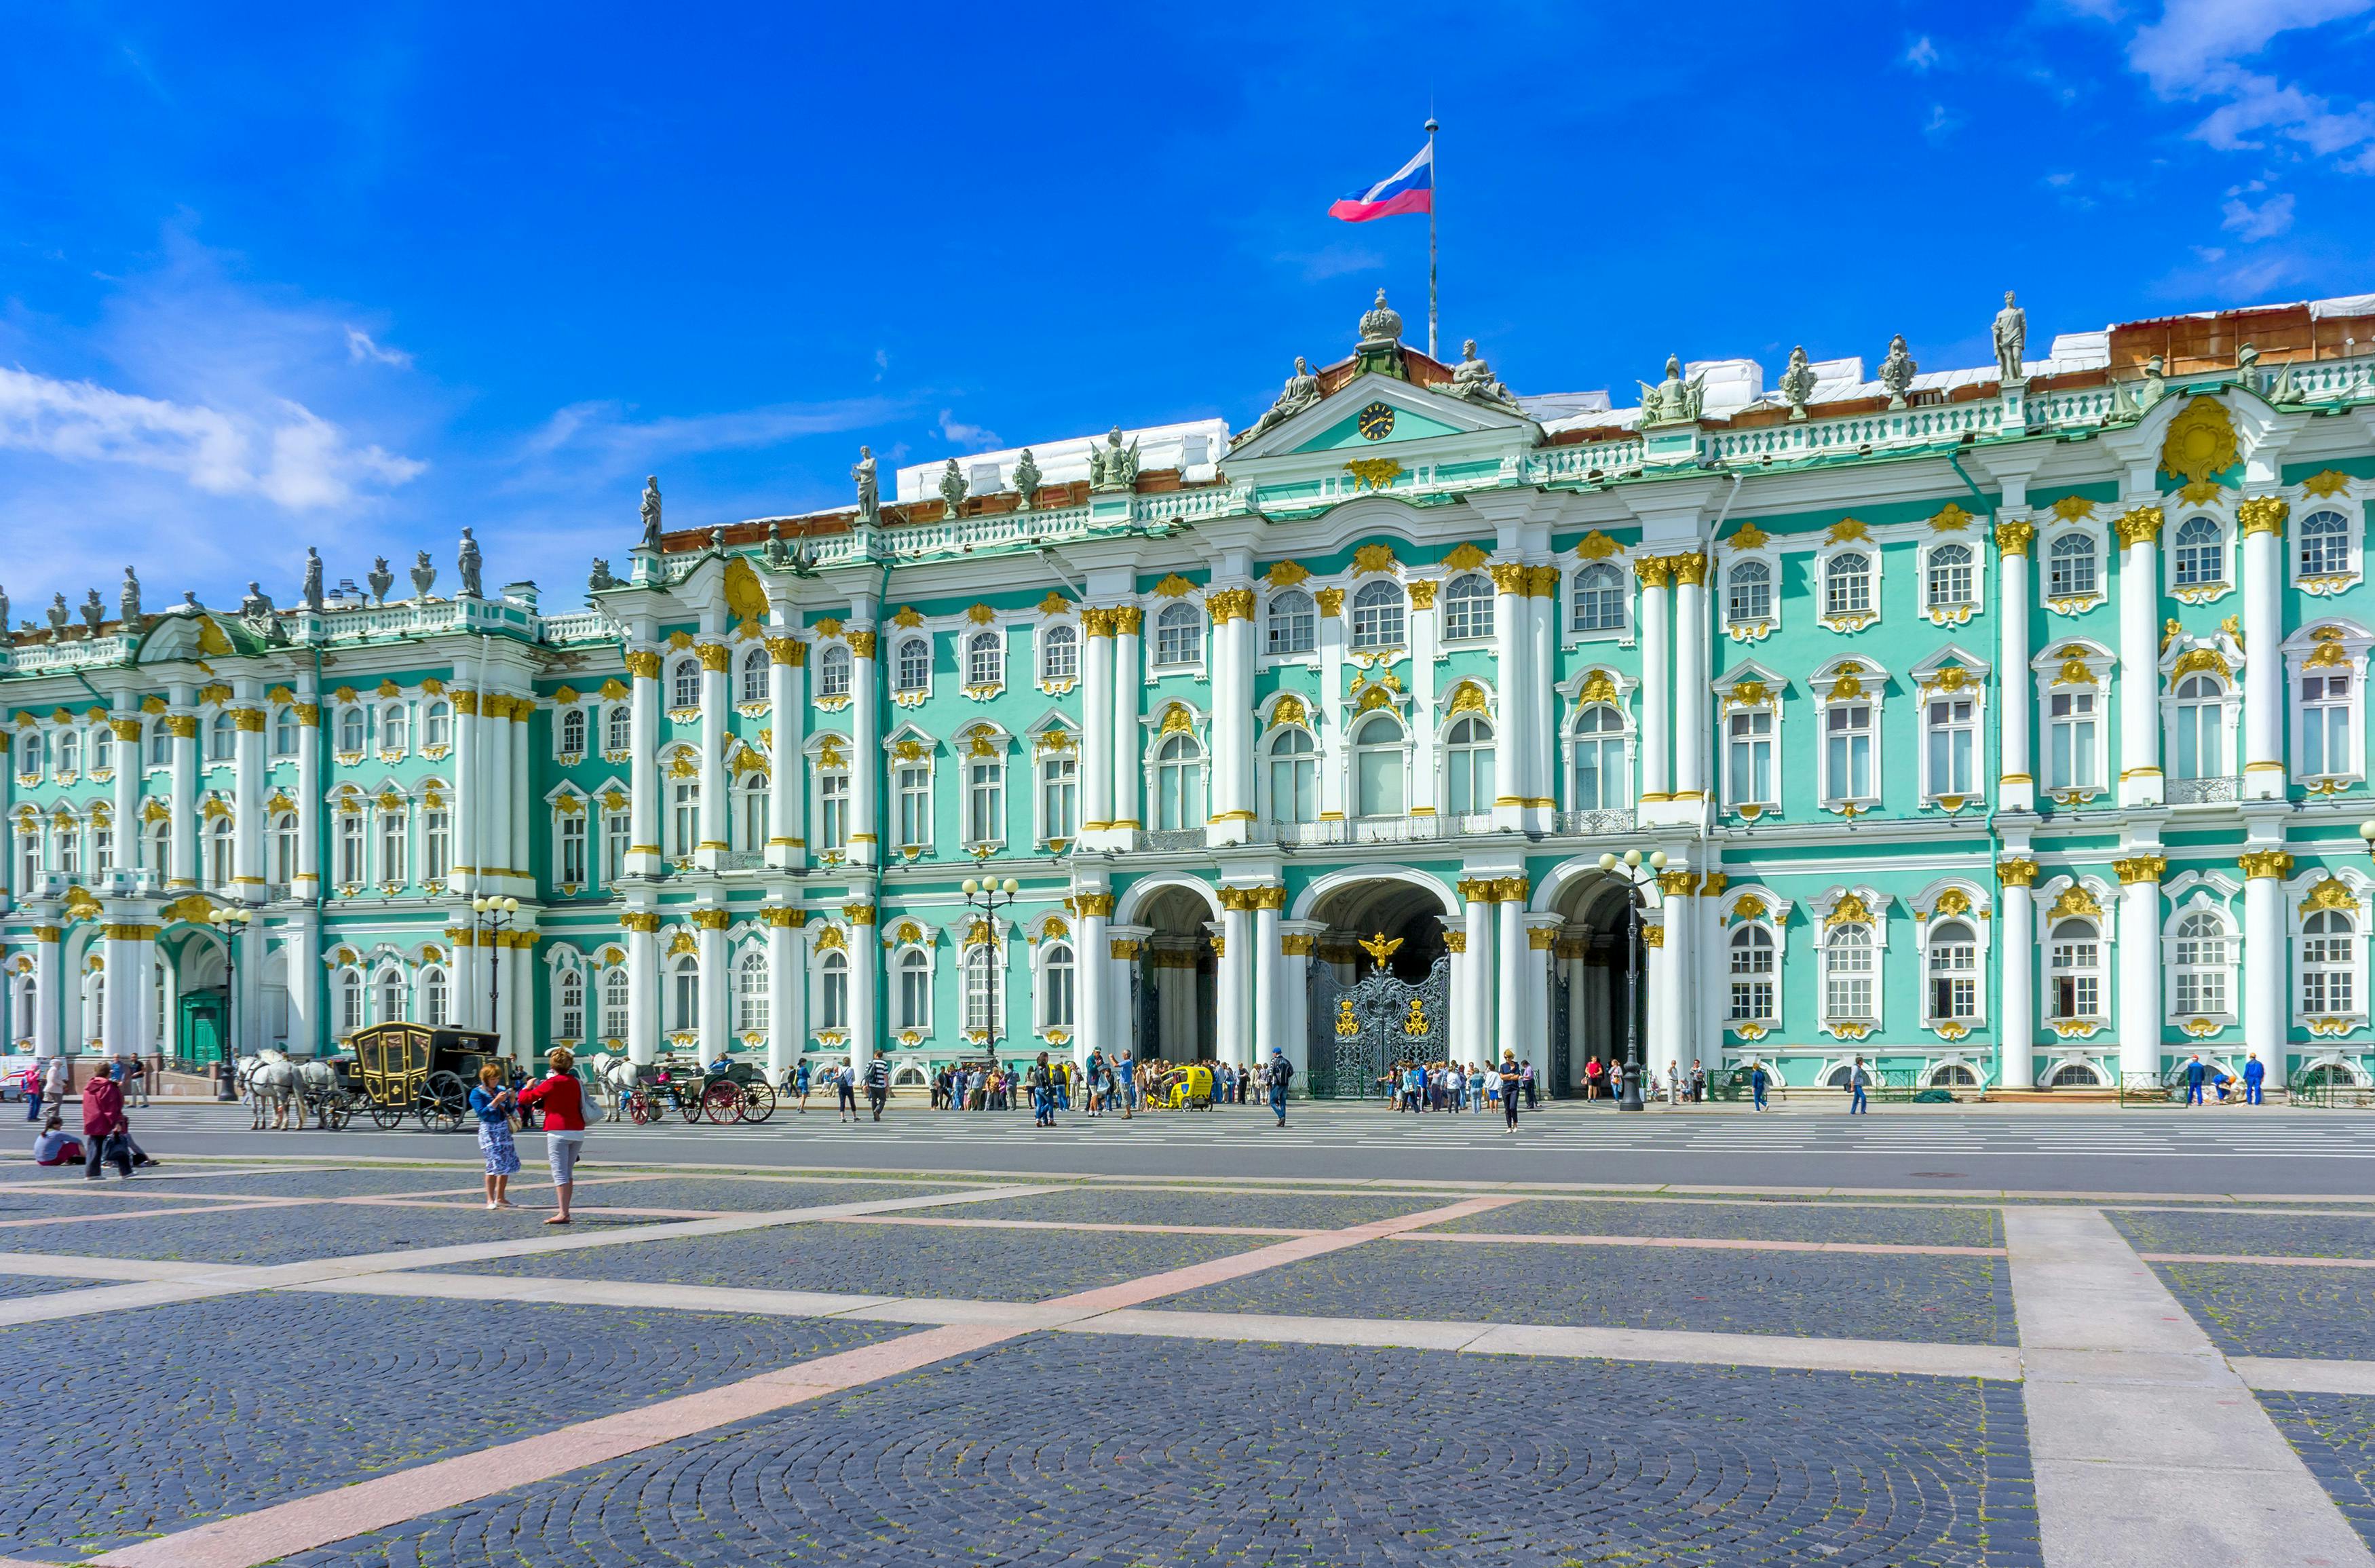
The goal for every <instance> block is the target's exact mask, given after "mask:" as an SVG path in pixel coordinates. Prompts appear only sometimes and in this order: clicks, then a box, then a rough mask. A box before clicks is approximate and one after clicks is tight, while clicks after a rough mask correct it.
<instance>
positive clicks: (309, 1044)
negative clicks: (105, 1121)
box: [141, 802, 335, 1055]
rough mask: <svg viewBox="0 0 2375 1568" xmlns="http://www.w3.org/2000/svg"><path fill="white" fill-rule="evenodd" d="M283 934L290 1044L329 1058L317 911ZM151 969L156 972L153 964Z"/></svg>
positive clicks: (144, 1021)
mask: <svg viewBox="0 0 2375 1568" xmlns="http://www.w3.org/2000/svg"><path fill="white" fill-rule="evenodd" d="M298 815H299V819H300V820H302V819H303V816H304V807H303V803H302V802H300V803H299V807H298ZM300 831H302V830H300ZM283 930H284V931H285V933H286V936H285V938H284V940H283V941H282V943H281V949H280V950H281V951H282V952H284V953H286V954H287V955H288V958H289V962H288V966H287V967H288V975H289V1047H290V1049H292V1050H297V1051H311V1052H313V1054H315V1055H325V1054H326V1053H327V1052H329V1051H330V1049H331V1048H332V1046H333V1044H334V1043H335V1042H333V1041H332V1040H331V1038H330V1032H331V1030H332V1029H333V1028H334V1027H335V1025H334V1024H333V1023H332V1022H331V1020H330V1019H329V1017H328V1015H327V1010H326V1009H325V1008H324V1007H323V1005H322V928H321V925H320V924H319V923H318V921H317V920H316V918H315V915H314V913H313V911H312V910H311V909H303V910H300V911H298V913H297V914H296V915H295V916H294V917H293V918H292V919H290V920H289V924H288V925H286V926H285V927H283ZM149 950H150V955H151V958H152V960H153V958H154V955H155V949H154V948H153V947H151V949H149ZM151 969H152V970H153V969H154V964H153V962H152V964H151ZM154 984H155V978H154V976H153V974H152V976H151V979H150V987H151V988H153V986H154ZM151 994H153V992H152V990H151V989H146V988H144V990H143V993H142V995H143V996H144V998H145V997H146V996H148V995H151ZM149 1007H150V1004H149V1003H148V1001H146V1000H145V999H144V1000H143V1001H142V1003H141V1008H142V1020H141V1028H142V1029H143V1030H144V1031H145V1030H146V1029H147V1028H148V1008H149Z"/></svg>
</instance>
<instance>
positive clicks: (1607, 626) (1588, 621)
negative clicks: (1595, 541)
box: [1567, 560, 1625, 631]
mask: <svg viewBox="0 0 2375 1568" xmlns="http://www.w3.org/2000/svg"><path fill="white" fill-rule="evenodd" d="M1569 592H1570V593H1571V594H1572V595H1573V596H1574V604H1573V606H1572V607H1570V608H1569V610H1568V612H1567V613H1568V621H1569V625H1570V626H1571V627H1572V629H1573V630H1575V631H1624V630H1625V573H1624V572H1622V571H1620V570H1619V569H1618V568H1616V567H1615V566H1613V565H1612V564H1610V563H1609V562H1607V561H1604V560H1595V561H1593V562H1592V563H1591V564H1590V565H1589V566H1587V567H1584V568H1582V569H1581V570H1580V571H1578V572H1576V574H1575V580H1574V585H1573V587H1572V588H1571V589H1570V590H1569Z"/></svg>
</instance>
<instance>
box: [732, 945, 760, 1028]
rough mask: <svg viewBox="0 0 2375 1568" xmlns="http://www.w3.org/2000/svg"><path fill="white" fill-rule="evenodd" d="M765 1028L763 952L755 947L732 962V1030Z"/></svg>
mask: <svg viewBox="0 0 2375 1568" xmlns="http://www.w3.org/2000/svg"><path fill="white" fill-rule="evenodd" d="M766 1028H767V955H766V954H765V953H764V952H762V951H761V950H760V949H757V948H753V949H750V951H749V952H747V953H744V954H743V955H742V961H741V962H739V963H738V964H736V965H735V966H734V1032H735V1033H737V1034H762V1033H764V1032H766Z"/></svg>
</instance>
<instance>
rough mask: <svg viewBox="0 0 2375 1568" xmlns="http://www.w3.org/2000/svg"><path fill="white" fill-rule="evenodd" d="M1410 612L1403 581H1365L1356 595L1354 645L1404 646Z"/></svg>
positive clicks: (1374, 646) (1359, 646) (1371, 648)
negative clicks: (1402, 586) (1406, 623)
mask: <svg viewBox="0 0 2375 1568" xmlns="http://www.w3.org/2000/svg"><path fill="white" fill-rule="evenodd" d="M1408 615H1409V608H1408V601H1407V600H1406V599H1404V598H1403V596H1402V588H1401V584H1399V583H1391V582H1388V581H1386V580H1384V579H1382V578H1381V579H1379V580H1378V581H1377V582H1374V583H1368V584H1363V585H1362V587H1361V590H1360V591H1359V592H1358V593H1356V594H1354V595H1353V647H1355V648H1359V649H1367V650H1376V649H1383V648H1399V647H1401V646H1402V645H1403V644H1404V643H1405V642H1406V641H1407V640H1408V633H1407V632H1406V631H1405V630H1404V626H1405V622H1406V620H1407V618H1408Z"/></svg>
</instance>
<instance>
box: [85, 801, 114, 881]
mask: <svg viewBox="0 0 2375 1568" xmlns="http://www.w3.org/2000/svg"><path fill="white" fill-rule="evenodd" d="M114 868H115V830H114V828H113V827H112V825H111V824H110V823H109V821H108V819H106V818H105V817H102V816H100V814H99V813H98V812H97V811H93V812H92V813H91V816H90V869H91V874H92V875H93V876H97V877H104V876H106V875H107V874H108V873H109V872H110V871H112V870H113V869H114Z"/></svg>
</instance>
